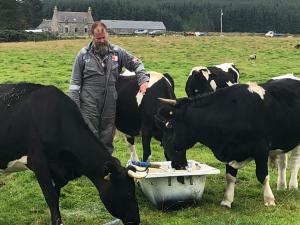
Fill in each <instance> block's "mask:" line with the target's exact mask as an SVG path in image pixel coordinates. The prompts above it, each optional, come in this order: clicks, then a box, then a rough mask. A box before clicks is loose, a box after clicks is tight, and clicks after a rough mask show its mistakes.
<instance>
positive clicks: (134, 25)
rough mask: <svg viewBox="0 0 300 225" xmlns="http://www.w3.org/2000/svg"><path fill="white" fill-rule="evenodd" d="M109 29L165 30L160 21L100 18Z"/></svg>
mask: <svg viewBox="0 0 300 225" xmlns="http://www.w3.org/2000/svg"><path fill="white" fill-rule="evenodd" d="M101 22H103V23H104V24H105V25H106V26H107V27H108V28H109V29H121V28H123V29H152V30H166V27H165V25H164V23H163V22H160V21H133V20H101Z"/></svg>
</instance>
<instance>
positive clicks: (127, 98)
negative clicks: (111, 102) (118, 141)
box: [116, 71, 175, 161]
mask: <svg viewBox="0 0 300 225" xmlns="http://www.w3.org/2000/svg"><path fill="white" fill-rule="evenodd" d="M128 72H129V71H125V74H128ZM149 74H150V81H149V85H148V87H149V88H148V89H147V91H146V94H145V95H144V96H143V95H142V94H141V93H139V87H138V83H137V78H136V76H135V75H131V74H129V75H131V76H128V75H126V76H124V75H123V76H120V77H119V79H118V82H117V84H116V89H117V92H118V100H117V112H116V127H117V129H118V130H120V131H121V132H123V133H125V134H126V135H128V137H127V141H128V143H129V145H130V146H129V147H130V152H131V158H132V159H134V160H137V158H138V157H137V154H136V151H135V148H134V136H137V135H139V134H140V133H141V134H142V145H143V160H144V161H149V160H150V157H151V148H150V141H151V138H152V137H154V138H156V139H157V140H159V141H160V140H161V138H162V132H161V130H160V129H158V128H157V127H156V126H155V123H154V115H155V113H156V111H157V108H158V106H159V104H160V102H158V101H157V98H159V97H160V98H169V99H175V94H174V81H173V79H172V77H171V76H170V75H169V74H164V75H162V74H160V73H157V72H149Z"/></svg>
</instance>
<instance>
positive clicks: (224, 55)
mask: <svg viewBox="0 0 300 225" xmlns="http://www.w3.org/2000/svg"><path fill="white" fill-rule="evenodd" d="M111 41H112V42H113V43H115V44H118V45H120V46H122V47H124V48H125V49H127V50H129V51H131V52H132V53H134V54H135V55H136V56H138V57H140V58H141V59H142V60H143V61H144V64H145V67H146V69H147V70H155V71H159V72H168V73H170V74H171V75H172V76H173V78H174V80H175V92H176V95H177V97H183V96H184V95H185V93H184V86H185V81H186V78H187V74H188V73H189V71H190V69H191V68H192V67H194V66H197V65H206V66H209V65H215V64H220V63H224V62H234V63H235V64H236V66H237V67H238V68H239V70H240V73H241V80H240V81H241V82H242V83H244V82H247V81H256V82H263V81H266V80H268V79H269V78H271V77H272V76H275V75H280V74H286V73H294V74H296V75H298V76H299V75H300V66H299V62H300V51H299V50H296V49H295V48H294V46H295V45H296V44H298V43H300V38H264V37H218V36H215V37H183V36H174V37H172V36H167V37H155V38H151V37H111ZM88 42H89V40H88V39H87V40H68V41H49V42H37V43H33V42H28V43H8V44H5V43H2V44H0V71H1V73H0V74H1V75H0V82H1V83H6V82H19V81H29V82H35V83H43V84H53V85H55V86H57V87H59V88H60V89H62V90H63V91H67V88H68V84H69V78H70V73H71V69H72V63H73V60H74V57H75V55H76V54H77V52H78V51H79V50H80V48H81V47H83V46H84V45H86V44H87V43H88ZM253 53H256V55H257V60H256V61H249V60H248V56H249V55H250V54H253ZM115 146H116V151H115V152H114V155H115V156H117V157H118V158H119V159H120V160H121V161H122V163H123V164H125V163H126V161H127V159H128V158H129V154H128V152H127V145H126V143H124V141H123V139H122V138H121V137H120V135H118V138H117V140H116V143H115ZM137 147H138V150H139V155H140V156H141V145H140V140H139V139H138V146H137ZM152 149H153V160H154V161H157V160H163V154H162V149H161V147H160V146H159V143H158V142H156V141H153V143H152ZM188 158H190V159H194V160H197V161H200V162H205V163H207V164H209V165H211V166H214V167H217V168H219V169H220V170H221V174H220V175H214V176H209V177H207V180H206V188H205V191H204V195H203V201H202V202H201V203H199V204H195V205H192V206H190V207H187V208H184V209H181V210H178V211H172V212H166V211H158V210H156V209H155V207H153V206H152V205H151V203H150V202H149V201H148V200H147V199H146V198H145V197H144V196H143V194H142V193H141V191H140V189H138V188H137V196H138V201H139V205H140V213H141V224H142V225H162V224H164V225H165V224H169V225H181V224H182V225H183V224H184V225H195V224H205V225H206V224H207V225H212V224H220V225H222V224H224V225H225V224H230V225H240V224H243V225H244V224H245V225H250V224H251V225H252V224H266V225H271V224H272V225H273V224H280V225H285V224H289V225H292V224H293V225H298V224H300V192H299V191H289V190H286V191H280V192H278V191H276V177H277V173H276V169H271V170H270V176H271V187H272V189H273V191H274V195H275V198H276V200H277V206H276V207H270V208H267V207H265V206H264V205H263V195H262V187H261V185H260V184H259V183H258V181H257V180H256V177H255V168H254V164H253V163H250V165H249V166H247V167H246V168H244V169H242V170H240V171H239V174H238V180H237V185H236V190H235V193H236V195H235V201H234V203H233V207H232V209H230V210H229V209H225V208H222V207H220V205H219V204H220V201H221V199H222V197H223V192H224V189H225V178H224V175H225V172H224V168H225V166H224V165H223V164H222V163H220V162H218V161H217V160H216V159H215V158H214V157H213V155H212V154H211V152H210V150H208V149H207V148H205V147H204V146H202V145H200V144H197V145H196V146H195V147H194V148H193V149H191V150H189V152H188ZM288 177H289V175H288ZM0 201H1V203H0V225H26V224H28V225H29V224H30V225H42V224H43V225H44V224H50V218H49V211H48V207H47V205H46V203H45V201H44V199H43V196H42V193H41V191H40V188H39V186H38V184H37V182H36V180H35V178H34V175H33V173H32V172H30V171H27V172H21V173H15V174H9V175H0ZM60 206H61V212H62V217H63V220H64V224H66V225H75V224H76V225H77V224H85V225H91V224H95V225H96V224H103V223H105V222H108V221H110V220H112V217H111V216H110V215H109V213H108V212H107V211H106V209H105V208H104V206H103V204H102V203H101V202H100V201H99V197H98V194H97V192H96V190H95V188H94V187H93V186H92V184H91V183H90V182H89V181H88V180H87V179H86V178H84V177H83V178H80V179H77V180H75V181H72V182H70V183H69V184H68V185H67V186H66V187H65V188H64V189H63V190H62V196H61V202H60Z"/></svg>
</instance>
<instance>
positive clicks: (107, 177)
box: [103, 173, 111, 180]
mask: <svg viewBox="0 0 300 225" xmlns="http://www.w3.org/2000/svg"><path fill="white" fill-rule="evenodd" d="M110 175H111V173H108V174H107V175H106V176H105V177H104V178H103V179H104V180H110Z"/></svg>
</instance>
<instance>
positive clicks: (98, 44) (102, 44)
mask: <svg viewBox="0 0 300 225" xmlns="http://www.w3.org/2000/svg"><path fill="white" fill-rule="evenodd" d="M91 34H92V37H93V43H94V45H95V52H96V53H99V54H100V55H105V54H106V53H107V51H108V32H107V27H106V25H105V24H104V23H102V22H100V21H96V22H95V23H94V24H93V25H92V28H91Z"/></svg>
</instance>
